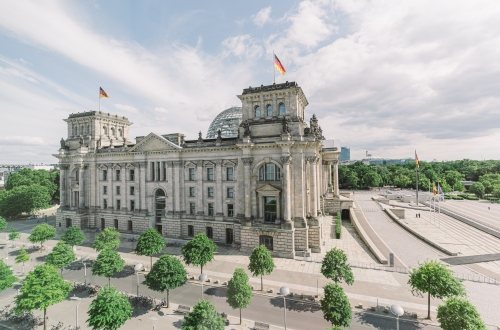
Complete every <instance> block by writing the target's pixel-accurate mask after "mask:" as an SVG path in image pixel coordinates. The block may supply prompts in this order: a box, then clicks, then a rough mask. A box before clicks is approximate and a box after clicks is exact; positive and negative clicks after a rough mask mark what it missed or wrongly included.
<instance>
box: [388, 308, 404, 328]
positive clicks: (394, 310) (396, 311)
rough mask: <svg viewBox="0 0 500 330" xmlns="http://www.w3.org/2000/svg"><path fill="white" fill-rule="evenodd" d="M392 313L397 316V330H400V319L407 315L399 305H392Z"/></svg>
mask: <svg viewBox="0 0 500 330" xmlns="http://www.w3.org/2000/svg"><path fill="white" fill-rule="evenodd" d="M391 313H392V314H393V315H395V316H396V322H397V323H396V330H399V317H400V316H403V314H404V313H405V311H404V309H403V307H401V306H399V305H391Z"/></svg>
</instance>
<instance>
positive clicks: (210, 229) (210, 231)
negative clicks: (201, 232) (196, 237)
mask: <svg viewBox="0 0 500 330" xmlns="http://www.w3.org/2000/svg"><path fill="white" fill-rule="evenodd" d="M205 234H206V235H207V237H208V238H210V239H214V228H213V227H211V226H207V227H205Z"/></svg>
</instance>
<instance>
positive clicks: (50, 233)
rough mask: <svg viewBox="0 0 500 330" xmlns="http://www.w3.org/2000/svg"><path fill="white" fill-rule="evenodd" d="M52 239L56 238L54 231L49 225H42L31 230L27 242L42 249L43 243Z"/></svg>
mask: <svg viewBox="0 0 500 330" xmlns="http://www.w3.org/2000/svg"><path fill="white" fill-rule="evenodd" d="M54 237H56V229H55V228H54V227H52V226H51V225H48V224H46V223H42V224H40V225H38V226H36V227H35V228H33V230H32V231H31V234H30V236H29V237H28V240H29V241H30V242H32V243H40V247H41V248H43V243H44V242H45V241H47V240H49V239H51V238H54Z"/></svg>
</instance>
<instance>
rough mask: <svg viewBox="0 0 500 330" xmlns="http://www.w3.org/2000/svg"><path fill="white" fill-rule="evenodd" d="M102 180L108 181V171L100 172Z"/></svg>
mask: <svg viewBox="0 0 500 330" xmlns="http://www.w3.org/2000/svg"><path fill="white" fill-rule="evenodd" d="M102 180H103V181H108V170H102Z"/></svg>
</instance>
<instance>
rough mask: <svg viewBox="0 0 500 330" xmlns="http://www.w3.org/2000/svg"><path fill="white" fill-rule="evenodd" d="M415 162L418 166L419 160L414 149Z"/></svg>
mask: <svg viewBox="0 0 500 330" xmlns="http://www.w3.org/2000/svg"><path fill="white" fill-rule="evenodd" d="M415 164H416V165H417V168H419V167H420V161H419V160H418V156H417V150H415Z"/></svg>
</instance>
